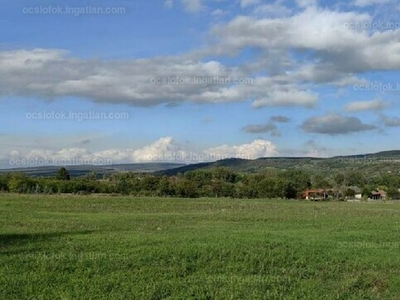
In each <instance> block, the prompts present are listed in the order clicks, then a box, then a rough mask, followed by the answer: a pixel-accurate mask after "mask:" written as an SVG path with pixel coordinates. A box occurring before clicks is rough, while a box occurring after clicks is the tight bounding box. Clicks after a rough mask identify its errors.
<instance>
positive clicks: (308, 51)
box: [0, 0, 400, 167]
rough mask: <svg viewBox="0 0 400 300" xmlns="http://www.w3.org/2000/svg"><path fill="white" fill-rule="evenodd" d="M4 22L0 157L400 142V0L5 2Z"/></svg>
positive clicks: (269, 150)
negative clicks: (399, 140) (399, 138)
mask: <svg viewBox="0 0 400 300" xmlns="http://www.w3.org/2000/svg"><path fill="white" fill-rule="evenodd" d="M0 25H1V31H0V32H1V33H0V35H1V44H0V45H1V48H0V97H1V98H0V103H1V108H2V109H1V110H0V145H1V147H0V161H1V164H0V166H1V167H15V166H18V165H21V164H28V165H30V166H35V165H39V164H44V163H45V164H49V162H57V161H58V162H60V161H63V160H79V159H81V160H85V161H90V162H92V163H93V164H98V163H101V162H104V161H107V162H112V163H125V162H143V161H170V162H185V163H191V162H196V161H204V160H216V159H220V158H226V157H242V158H250V159H251V158H257V157H266V156H318V157H327V156H334V155H344V154H359V153H369V152H377V151H382V150H390V149H400V146H399V142H398V137H399V136H400V106H399V102H400V101H399V100H400V98H399V97H400V72H399V70H400V3H399V1H391V0H350V1H343V2H341V1H323V0H320V1H317V0H292V1H289V0H287V1H285V0H277V1H265V0H153V1H148V0H135V1H132V0H113V1H104V0H96V1H94V0H92V1H91V0H88V1H77V0H70V1H58V0H52V1H44V0H38V1H28V0H20V1H11V0H5V1H2V9H1V11H0ZM61 164H62V163H61Z"/></svg>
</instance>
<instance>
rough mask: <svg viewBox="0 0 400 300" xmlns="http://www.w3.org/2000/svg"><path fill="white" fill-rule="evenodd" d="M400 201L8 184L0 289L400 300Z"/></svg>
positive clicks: (116, 295)
mask: <svg viewBox="0 0 400 300" xmlns="http://www.w3.org/2000/svg"><path fill="white" fill-rule="evenodd" d="M399 254H400V203H393V202H391V203H382V202H379V203H363V202H361V203H347V202H308V201H289V200H278V199H277V200H266V199H256V200H254V199H253V200H245V199H209V198H199V199H174V198H134V197H129V196H126V197H124V196H114V197H113V196H101V195H96V196H94V195H93V196H72V195H54V196H53V195H51V196H43V195H18V194H0V299H6V300H8V299H399V298H400V255H399Z"/></svg>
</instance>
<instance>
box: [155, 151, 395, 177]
mask: <svg viewBox="0 0 400 300" xmlns="http://www.w3.org/2000/svg"><path fill="white" fill-rule="evenodd" d="M216 167H229V168H231V169H232V170H234V171H236V172H249V173H254V172H258V171H261V170H263V169H271V168H273V169H283V170H285V169H301V170H305V171H311V172H312V173H319V174H322V175H329V173H331V172H332V171H338V170H341V171H347V170H352V171H355V170H362V171H364V172H370V173H372V174H374V173H382V172H396V173H399V171H400V168H399V167H400V150H393V151H384V152H378V153H369V154H358V155H348V156H336V157H330V158H316V157H265V158H258V159H254V160H246V159H234V158H231V159H224V160H219V161H216V162H209V163H199V164H192V165H186V166H181V167H178V168H174V169H166V170H161V171H158V172H156V173H157V174H165V175H177V174H178V173H185V172H187V171H192V170H197V169H202V168H216Z"/></svg>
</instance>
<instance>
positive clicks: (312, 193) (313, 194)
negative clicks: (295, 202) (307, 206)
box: [301, 189, 328, 200]
mask: <svg viewBox="0 0 400 300" xmlns="http://www.w3.org/2000/svg"><path fill="white" fill-rule="evenodd" d="M327 197H328V193H327V191H325V190H324V189H314V190H306V191H304V192H303V193H302V195H301V198H302V199H307V200H322V199H326V198H327Z"/></svg>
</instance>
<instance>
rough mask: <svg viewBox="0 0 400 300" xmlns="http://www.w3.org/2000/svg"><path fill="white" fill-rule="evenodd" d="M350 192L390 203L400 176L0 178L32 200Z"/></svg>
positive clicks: (218, 171)
mask: <svg viewBox="0 0 400 300" xmlns="http://www.w3.org/2000/svg"><path fill="white" fill-rule="evenodd" d="M354 187H357V188H358V189H361V190H362V194H363V195H364V196H368V195H369V194H370V193H371V192H372V191H374V190H377V189H382V190H385V191H386V192H387V193H388V196H389V197H391V198H396V199H397V198H400V195H399V188H400V176H399V175H397V174H383V175H380V176H373V177H368V176H366V174H362V173H360V172H355V171H354V172H353V171H350V172H345V173H340V172H337V173H334V174H332V176H330V177H324V176H321V175H318V174H317V175H315V174H312V173H310V172H306V171H303V170H297V169H291V170H278V169H264V170H262V171H260V172H257V173H241V172H235V171H233V170H231V169H229V168H227V167H218V168H212V169H198V170H194V171H188V172H185V173H184V174H178V175H175V176H166V175H155V174H138V173H132V172H126V173H116V174H105V175H103V177H102V178H100V179H99V178H98V176H97V174H95V173H91V174H87V175H85V176H80V177H75V178H71V177H70V175H69V173H68V171H67V170H66V169H65V168H60V170H59V171H58V173H57V176H55V177H35V178H33V177H29V176H27V175H25V174H23V173H5V174H3V175H0V191H3V192H12V193H35V194H61V193H75V194H91V193H102V194H122V195H134V196H161V197H184V198H196V197H234V198H287V199H294V198H300V197H301V195H302V193H303V191H305V190H308V189H330V190H333V191H336V194H335V196H336V197H337V198H344V197H346V196H348V197H351V196H354V194H355V190H354Z"/></svg>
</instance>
